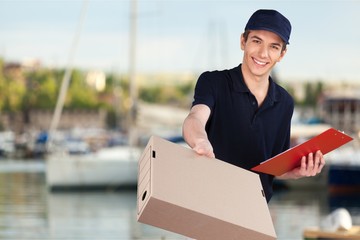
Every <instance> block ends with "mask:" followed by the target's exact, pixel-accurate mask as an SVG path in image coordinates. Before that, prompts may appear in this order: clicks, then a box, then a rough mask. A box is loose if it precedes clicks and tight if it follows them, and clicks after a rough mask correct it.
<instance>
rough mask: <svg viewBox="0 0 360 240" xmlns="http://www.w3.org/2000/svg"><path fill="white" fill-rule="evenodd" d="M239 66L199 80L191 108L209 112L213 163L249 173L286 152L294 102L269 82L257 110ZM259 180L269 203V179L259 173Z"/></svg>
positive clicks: (282, 90) (202, 76)
mask: <svg viewBox="0 0 360 240" xmlns="http://www.w3.org/2000/svg"><path fill="white" fill-rule="evenodd" d="M240 66H241V65H240ZM240 66H237V67H235V68H233V69H230V70H223V71H213V72H204V73H203V74H201V75H200V77H199V79H198V81H197V83H196V87H195V94H194V101H193V106H194V105H196V104H205V105H207V106H208V107H209V108H210V109H211V113H210V117H209V120H208V122H207V124H206V128H205V129H206V132H207V134H208V138H209V141H210V142H211V144H212V146H213V148H214V153H215V156H216V158H217V159H220V160H223V161H225V162H228V163H230V164H233V165H236V166H239V167H241V168H245V169H248V170H249V169H251V168H252V167H254V166H256V165H258V164H259V163H261V162H263V161H265V160H267V159H269V158H271V157H273V156H275V155H277V154H279V153H281V152H283V151H285V150H287V149H288V148H289V145H290V125H291V117H292V114H293V110H294V101H293V98H292V97H291V96H290V95H289V94H288V93H287V92H286V90H285V89H283V88H282V87H280V86H279V85H277V84H276V83H275V82H273V80H272V79H271V77H270V78H269V81H270V85H269V90H268V93H267V96H266V98H265V100H264V102H263V104H262V105H261V106H260V107H259V106H258V104H257V100H256V98H255V96H254V95H253V94H252V93H251V92H250V90H249V89H248V87H247V86H246V84H245V82H244V79H243V76H242V73H241V67H240ZM260 179H261V182H262V185H263V189H264V191H265V195H266V199H267V200H268V201H269V200H270V198H271V196H272V183H273V179H274V176H272V175H268V174H262V173H261V174H260Z"/></svg>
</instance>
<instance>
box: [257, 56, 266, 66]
mask: <svg viewBox="0 0 360 240" xmlns="http://www.w3.org/2000/svg"><path fill="white" fill-rule="evenodd" d="M254 62H255V63H257V64H259V65H263V66H264V65H265V64H266V62H259V61H258V60H256V59H255V58H254Z"/></svg>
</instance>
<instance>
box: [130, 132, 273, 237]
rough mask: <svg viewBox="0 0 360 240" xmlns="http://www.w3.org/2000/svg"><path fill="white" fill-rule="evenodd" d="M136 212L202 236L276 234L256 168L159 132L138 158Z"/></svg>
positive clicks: (165, 225)
mask: <svg viewBox="0 0 360 240" xmlns="http://www.w3.org/2000/svg"><path fill="white" fill-rule="evenodd" d="M137 217H138V221H139V222H142V223H145V224H149V225H152V226H155V227H159V228H162V229H165V230H168V231H172V232H175V233H178V234H181V235H184V236H187V237H190V238H195V239H198V240H202V239H204V240H211V239H216V240H219V239H221V240H226V239H246V240H252V239H254V240H261V239H264V240H265V239H266V240H267V239H276V233H275V230H274V226H273V223H272V219H271V216H270V212H269V209H268V206H267V202H266V199H265V196H264V192H263V189H262V186H261V182H260V178H259V176H258V175H257V174H255V173H253V172H250V171H247V170H244V169H242V168H239V167H236V166H233V165H231V164H228V163H225V162H223V161H220V160H218V159H214V158H208V157H205V156H200V155H198V154H196V153H195V152H194V151H193V150H192V149H189V148H186V147H183V146H181V145H178V144H175V143H172V142H169V141H167V140H164V139H162V138H159V137H155V136H153V137H151V138H150V140H149V142H148V144H147V146H146V147H145V150H144V152H143V154H142V156H141V157H140V160H139V171H138V192H137Z"/></svg>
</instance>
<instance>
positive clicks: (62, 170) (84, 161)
mask: <svg viewBox="0 0 360 240" xmlns="http://www.w3.org/2000/svg"><path fill="white" fill-rule="evenodd" d="M136 8H137V6H136V1H135V0H133V1H132V4H131V11H132V14H131V21H130V24H131V28H130V29H131V32H130V44H131V46H130V54H129V56H130V68H129V76H130V94H131V102H132V106H131V108H130V114H129V115H130V117H129V118H130V119H129V122H130V129H129V145H124V146H118V147H112V148H103V149H100V150H99V151H97V152H94V153H89V154H83V155H70V154H68V153H66V152H64V151H60V152H56V151H55V152H52V153H51V154H50V155H49V156H48V157H47V160H46V183H47V186H48V188H49V189H50V190H55V189H68V188H94V187H95V188H99V187H101V188H103V187H107V188H108V187H124V186H127V187H129V186H136V184H137V167H138V158H139V157H140V154H141V150H142V149H141V148H140V147H137V146H135V144H134V142H135V140H134V131H133V128H134V127H135V126H134V125H135V121H134V119H133V117H134V116H133V115H132V114H131V113H132V112H134V108H135V107H136V102H135V100H136V96H135V95H136V91H135V89H136V88H135V44H136V42H135V40H136ZM85 11H86V1H84V5H83V11H82V14H81V18H80V22H79V27H78V30H77V32H76V33H77V34H76V35H75V38H74V42H73V49H72V51H71V52H70V58H69V64H68V67H67V69H66V72H65V74H64V78H63V81H62V86H61V90H60V93H59V97H58V101H57V105H56V108H55V111H54V116H53V120H52V123H51V126H50V130H49V133H50V134H49V136H50V140H49V141H48V142H49V144H50V145H51V142H52V141H51V134H52V133H54V132H55V130H56V128H57V125H58V123H59V120H60V117H61V112H62V108H63V104H64V100H65V96H66V91H67V88H68V85H69V81H70V76H71V65H72V64H71V62H72V58H73V56H74V52H75V49H76V44H77V41H78V38H79V35H80V30H81V25H82V22H83V19H84V15H85ZM49 147H51V146H49Z"/></svg>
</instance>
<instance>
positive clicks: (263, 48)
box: [241, 30, 286, 77]
mask: <svg viewBox="0 0 360 240" xmlns="http://www.w3.org/2000/svg"><path fill="white" fill-rule="evenodd" d="M283 44H284V43H283V41H282V40H281V38H280V37H279V36H278V35H277V34H275V33H273V32H270V31H265V30H251V31H250V34H249V36H248V39H247V41H246V42H245V39H244V37H243V36H241V49H242V50H243V51H244V58H243V64H245V65H246V68H247V69H248V70H249V71H250V73H251V74H253V75H255V76H258V77H261V76H268V75H269V74H270V72H271V70H272V68H273V67H274V66H275V64H276V63H277V62H280V60H281V59H282V58H283V57H284V55H285V53H286V50H282V47H283Z"/></svg>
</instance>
